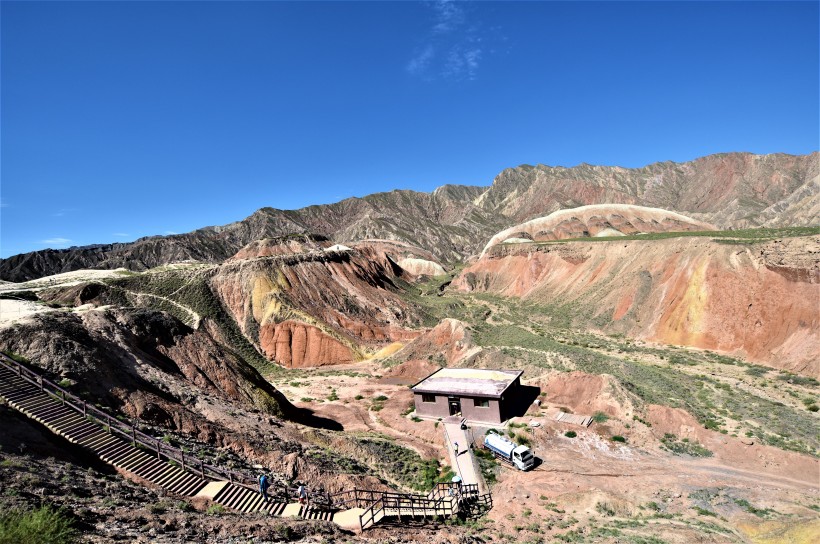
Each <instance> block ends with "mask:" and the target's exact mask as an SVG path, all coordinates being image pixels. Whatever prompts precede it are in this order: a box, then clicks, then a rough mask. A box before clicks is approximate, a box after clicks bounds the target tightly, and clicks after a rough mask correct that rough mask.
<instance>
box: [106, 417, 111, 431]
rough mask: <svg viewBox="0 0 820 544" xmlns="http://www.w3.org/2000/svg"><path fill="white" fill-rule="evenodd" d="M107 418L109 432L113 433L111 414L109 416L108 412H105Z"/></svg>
mask: <svg viewBox="0 0 820 544" xmlns="http://www.w3.org/2000/svg"><path fill="white" fill-rule="evenodd" d="M105 418H106V421H108V434H112V430H111V416H109V415H108V414H105Z"/></svg>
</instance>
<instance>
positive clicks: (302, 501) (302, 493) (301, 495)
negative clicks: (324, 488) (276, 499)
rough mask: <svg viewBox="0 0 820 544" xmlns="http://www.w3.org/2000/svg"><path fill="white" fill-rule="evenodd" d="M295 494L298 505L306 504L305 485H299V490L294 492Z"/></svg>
mask: <svg viewBox="0 0 820 544" xmlns="http://www.w3.org/2000/svg"><path fill="white" fill-rule="evenodd" d="M296 494H297V495H299V504H307V489H306V488H305V484H299V489H297V490H296Z"/></svg>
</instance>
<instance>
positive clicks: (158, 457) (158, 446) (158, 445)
mask: <svg viewBox="0 0 820 544" xmlns="http://www.w3.org/2000/svg"><path fill="white" fill-rule="evenodd" d="M156 443H157V459H160V456H159V448H160V444H159V440H157V441H156Z"/></svg>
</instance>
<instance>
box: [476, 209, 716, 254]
mask: <svg viewBox="0 0 820 544" xmlns="http://www.w3.org/2000/svg"><path fill="white" fill-rule="evenodd" d="M695 230H716V229H715V227H713V226H712V225H709V224H708V223H704V222H703V221H698V220H696V219H692V218H690V217H686V216H684V215H681V214H679V213H675V212H670V211H667V210H660V209H658V208H647V207H645V206H633V205H628V204H595V205H590V206H581V207H580V208H571V209H568V210H560V211H557V212H553V213H551V214H550V215H548V216H546V217H539V218H538V219H532V220H530V221H527V222H526V223H522V224H520V225H516V226H514V227H510V228H508V229H505V230H503V231H501V232H499V233H498V234H496V235H495V236H493V237H492V238H490V241H489V242H488V243H487V245H486V246H484V252H486V251H487V250H488V249H489V248H491V247H493V246H495V245H498V244H501V243H522V242H543V241H549V240H563V239H567V238H589V237H606V236H624V235H628V234H646V233H650V232H686V231H695ZM482 253H483V252H482Z"/></svg>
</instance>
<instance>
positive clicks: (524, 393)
mask: <svg viewBox="0 0 820 544" xmlns="http://www.w3.org/2000/svg"><path fill="white" fill-rule="evenodd" d="M540 393H541V388H540V387H535V386H532V385H522V386H521V387H520V388H519V389H518V391H517V392H516V393H515V394H514V397H513V398H512V399H510V401H509V404H508V405H507V418H513V417H522V416H523V415H524V414H526V413H527V410H529V408H530V406H532V403H533V402H535V399H537V398H538V395H539V394H540Z"/></svg>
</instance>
